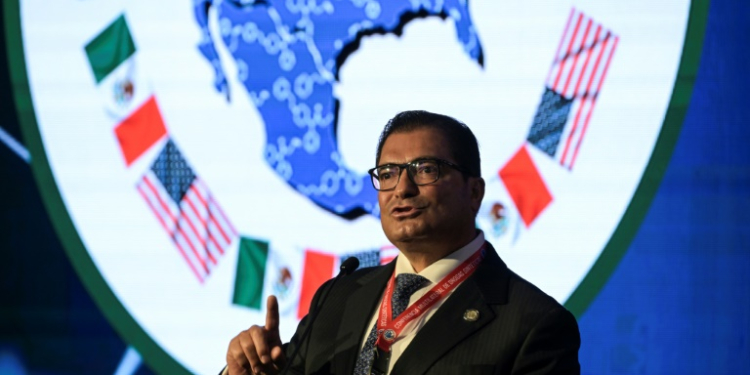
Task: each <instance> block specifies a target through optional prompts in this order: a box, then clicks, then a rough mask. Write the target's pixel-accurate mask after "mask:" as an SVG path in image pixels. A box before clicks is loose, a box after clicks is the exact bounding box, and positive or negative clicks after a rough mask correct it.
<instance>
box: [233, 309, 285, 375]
mask: <svg viewBox="0 0 750 375" xmlns="http://www.w3.org/2000/svg"><path fill="white" fill-rule="evenodd" d="M266 305H267V311H266V325H265V326H262V327H261V326H255V325H254V326H252V327H250V328H249V329H247V330H244V331H242V332H240V334H239V335H237V336H235V337H234V338H233V339H232V341H230V342H229V349H227V370H228V371H227V373H228V374H229V375H249V374H268V375H271V374H278V373H279V371H281V369H283V368H284V364H285V363H286V356H285V355H284V350H283V349H282V348H281V337H280V336H279V302H278V301H277V300H276V296H268V300H267V303H266Z"/></svg>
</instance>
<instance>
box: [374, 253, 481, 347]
mask: <svg viewBox="0 0 750 375" xmlns="http://www.w3.org/2000/svg"><path fill="white" fill-rule="evenodd" d="M486 246H487V243H486V242H485V243H484V244H483V245H482V247H480V248H479V250H477V251H476V252H475V253H474V254H473V255H472V256H471V257H469V259H466V260H465V261H464V262H463V263H461V265H460V266H458V267H456V268H455V269H454V270H453V271H451V273H449V274H448V275H446V276H445V277H444V278H443V279H442V280H440V282H438V283H437V284H436V285H435V286H434V287H432V289H430V291H429V292H427V294H425V295H424V296H422V298H420V299H419V300H418V301H417V302H414V304H412V305H411V306H409V307H408V308H407V309H406V310H404V312H402V313H401V314H400V315H399V316H398V317H397V318H396V319H393V317H392V316H391V315H392V311H391V298H392V297H393V288H394V286H395V284H396V272H395V271H394V272H393V275H391V279H390V280H388V285H387V286H386V288H385V295H384V296H383V300H382V301H381V302H380V312H379V313H378V320H377V325H378V333H379V334H378V339H377V341H376V345H377V347H378V348H379V349H381V350H383V351H385V352H390V351H391V345H393V342H394V341H395V340H396V337H398V335H400V334H401V331H402V330H403V329H404V327H405V326H406V325H407V324H408V323H409V322H411V321H412V320H414V319H417V318H418V317H420V316H421V315H422V314H424V312H425V311H427V310H429V309H430V308H431V307H432V306H433V305H435V304H436V303H437V302H438V301H440V300H441V299H443V298H444V297H445V296H447V295H448V294H449V293H450V292H451V291H452V290H453V289H456V287H457V286H458V285H459V284H461V282H463V281H464V280H466V279H467V278H468V277H469V276H471V274H472V273H474V270H476V268H477V266H478V265H479V263H480V262H481V261H482V259H483V258H484V248H485V247H486Z"/></svg>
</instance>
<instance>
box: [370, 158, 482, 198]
mask: <svg viewBox="0 0 750 375" xmlns="http://www.w3.org/2000/svg"><path fill="white" fill-rule="evenodd" d="M441 165H447V166H449V167H451V168H453V169H455V170H457V171H459V172H461V173H464V174H469V172H467V171H466V169H464V168H462V167H460V166H458V165H456V164H454V163H451V162H449V161H446V160H442V159H417V160H414V161H411V162H409V163H404V164H385V165H381V166H379V167H375V168H372V169H370V170H369V171H367V173H369V174H370V176H371V177H372V186H373V187H375V190H378V191H388V190H393V189H395V188H396V186H397V185H398V182H399V180H400V179H401V171H402V170H404V169H406V174H407V175H409V179H410V180H411V181H412V182H413V183H414V184H415V185H418V186H421V185H427V184H431V183H433V182H435V181H437V180H438V179H439V178H440V166H441Z"/></svg>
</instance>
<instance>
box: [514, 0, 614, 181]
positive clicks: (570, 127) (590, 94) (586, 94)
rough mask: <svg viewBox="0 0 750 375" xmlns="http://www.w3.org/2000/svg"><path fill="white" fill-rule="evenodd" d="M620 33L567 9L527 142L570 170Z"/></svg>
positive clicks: (580, 13) (574, 10) (578, 12)
mask: <svg viewBox="0 0 750 375" xmlns="http://www.w3.org/2000/svg"><path fill="white" fill-rule="evenodd" d="M618 41H619V37H618V36H616V35H614V34H613V33H612V31H611V30H609V29H607V28H605V27H604V26H603V25H602V24H598V23H596V22H594V20H593V19H592V18H591V17H588V16H586V15H585V14H583V13H582V12H580V11H577V10H576V9H575V8H573V9H571V11H570V15H569V16H568V21H567V23H566V25H565V30H564V31H563V35H562V38H560V42H559V44H558V46H557V52H556V53H555V58H554V60H553V61H552V66H551V67H550V70H549V73H548V75H547V81H546V85H545V86H546V87H545V90H544V94H543V95H542V101H541V103H540V104H539V107H538V108H537V112H536V115H535V116H534V121H533V123H532V126H531V129H530V130H529V135H528V137H527V140H528V141H529V143H531V144H533V145H534V146H536V147H537V148H538V149H540V150H542V151H544V152H545V153H546V154H548V155H549V156H551V157H553V158H554V159H555V160H557V161H558V162H559V163H560V165H562V166H565V167H567V168H568V169H573V165H574V164H575V161H576V158H577V157H578V151H579V150H580V147H581V143H582V142H583V138H584V136H585V135H586V130H587V129H588V126H589V122H590V121H591V114H592V112H593V111H594V107H595V106H596V100H597V97H598V95H599V93H600V92H601V89H602V84H603V83H604V79H605V77H606V76H607V70H608V69H609V64H610V62H611V61H612V56H614V53H615V49H616V48H617V42H618Z"/></svg>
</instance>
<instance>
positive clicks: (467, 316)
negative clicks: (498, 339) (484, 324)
mask: <svg viewBox="0 0 750 375" xmlns="http://www.w3.org/2000/svg"><path fill="white" fill-rule="evenodd" d="M477 319H479V310H475V309H468V310H466V312H464V320H465V321H467V322H476V321H477Z"/></svg>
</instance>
